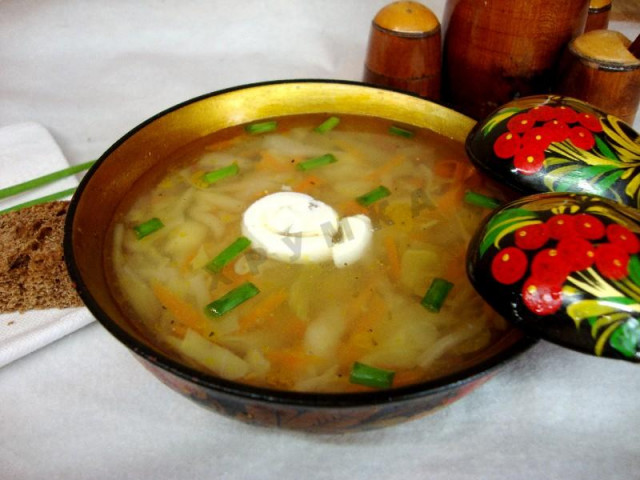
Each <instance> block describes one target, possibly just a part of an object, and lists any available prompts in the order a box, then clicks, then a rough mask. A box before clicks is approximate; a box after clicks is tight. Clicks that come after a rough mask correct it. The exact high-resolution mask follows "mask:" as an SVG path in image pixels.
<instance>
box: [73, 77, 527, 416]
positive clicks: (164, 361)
mask: <svg viewBox="0 0 640 480" xmlns="http://www.w3.org/2000/svg"><path fill="white" fill-rule="evenodd" d="M296 83H322V84H326V83H331V84H342V85H352V86H359V87H367V88H373V89H377V90H389V91H393V92H396V93H401V94H405V95H409V96H413V97H418V96H417V95H413V94H410V93H406V92H402V91H400V90H397V89H393V88H384V87H379V86H376V85H371V84H367V83H363V82H356V81H349V80H326V79H290V80H273V81H266V82H257V83H249V84H244V85H239V86H235V87H231V88H226V89H222V90H217V91H214V92H211V93H207V94H204V95H200V96H197V97H194V98H191V99H189V100H186V101H184V102H181V103H179V104H176V105H174V106H172V107H169V108H167V109H165V110H163V111H161V112H159V113H157V114H156V115H153V116H152V117H150V118H148V119H147V120H145V121H143V122H142V123H140V124H139V125H137V126H136V127H134V128H133V129H131V130H130V131H129V132H127V133H126V134H124V135H123V136H122V137H120V139H119V140H117V141H116V142H115V143H114V144H113V145H112V146H111V147H110V148H109V149H107V150H106V151H105V153H103V154H102V155H101V156H100V158H99V159H98V160H97V161H96V163H95V164H94V165H93V166H92V167H91V168H90V169H89V170H88V171H87V173H86V174H85V175H84V177H83V179H82V180H81V181H80V184H79V185H78V188H77V190H76V192H75V194H74V195H73V197H72V199H71V201H70V205H69V209H68V212H67V217H66V220H65V225H64V258H65V263H66V265H67V269H68V271H69V275H70V276H71V278H72V280H73V282H74V283H75V285H76V288H77V291H78V294H79V295H80V298H81V299H82V301H83V302H84V304H85V305H86V307H87V308H88V310H89V311H90V312H91V313H92V314H93V316H94V317H95V318H96V319H97V320H98V322H99V323H100V324H101V325H102V326H103V327H104V328H106V330H107V331H109V332H110V333H111V334H112V335H113V336H114V337H115V338H116V339H117V340H118V341H119V342H120V343H122V344H123V345H124V346H126V347H127V348H128V349H129V350H131V351H132V352H133V353H135V354H136V355H138V356H140V357H141V358H142V359H144V360H146V361H148V362H149V363H150V364H152V365H154V366H156V367H158V368H160V369H161V370H164V371H167V372H169V373H171V374H173V375H176V376H177V377H179V378H182V379H183V380H186V381H188V382H192V383H194V384H196V385H199V386H201V387H204V388H206V389H210V390H214V391H218V392H220V393H222V394H226V395H230V396H234V397H237V398H244V399H247V400H252V401H261V402H267V403H273V404H277V405H287V406H300V407H308V408H355V407H366V406H370V405H380V404H388V403H392V402H393V403H395V402H405V401H409V400H414V399H416V398H420V397H423V396H430V395H434V394H437V393H440V392H442V391H446V390H450V389H455V388H456V387H459V386H462V385H464V384H466V383H469V382H472V381H473V380H475V379H477V378H480V377H483V376H485V375H488V374H489V373H490V372H491V371H493V370H494V369H497V368H499V367H502V366H504V365H505V364H506V363H507V361H509V360H512V359H514V358H515V357H517V356H518V355H519V354H521V353H524V352H525V351H526V350H528V349H529V348H531V347H532V346H533V345H535V344H536V343H537V341H538V339H537V338H535V337H530V336H527V335H526V334H524V333H523V336H522V338H520V339H518V340H517V341H515V342H514V343H513V344H512V345H510V346H509V347H508V348H506V349H504V350H502V351H500V352H499V353H497V354H496V355H494V356H492V357H489V358H487V359H485V360H483V361H482V362H480V363H478V364H475V365H473V366H471V367H469V368H466V369H464V370H461V371H459V372H456V373H453V374H451V375H447V376H443V377H440V378H437V379H434V380H429V381H426V382H421V383H417V384H413V385H408V386H404V387H398V388H393V389H385V390H374V391H369V392H352V393H311V392H296V391H286V390H275V389H268V388H263V387H255V386H252V385H247V384H242V383H238V382H234V381H231V380H226V379H223V378H220V377H217V376H214V375H210V374H207V373H204V372H203V371H201V370H197V369H195V368H192V367H189V366H187V365H185V364H183V363H181V362H178V361H176V360H175V359H173V358H171V357H169V356H168V355H166V354H165V353H163V352H161V351H160V350H159V349H158V350H156V349H154V348H151V347H150V346H148V345H146V344H144V343H143V342H141V341H139V340H137V339H136V338H134V337H133V336H131V335H129V334H128V333H127V332H126V331H125V330H124V329H123V328H121V327H120V326H119V325H118V324H117V323H116V322H115V321H114V320H112V319H111V318H110V317H109V316H108V315H107V314H106V313H105V312H104V311H103V310H102V308H101V307H100V305H99V304H98V302H97V301H96V300H95V298H94V297H93V295H92V294H91V292H90V291H89V289H88V288H87V286H86V285H85V283H84V281H83V279H82V276H81V274H80V270H79V268H78V266H77V265H76V262H75V257H74V252H73V246H72V244H71V237H72V232H73V220H74V217H75V213H76V209H77V206H78V203H79V202H80V201H81V198H82V193H83V192H84V190H85V188H86V187H87V184H88V182H89V180H90V179H91V177H92V176H93V175H94V174H95V172H96V171H97V170H98V169H99V168H100V165H101V164H102V163H103V162H104V161H105V160H106V159H107V158H108V157H109V156H110V155H111V153H112V152H113V151H114V150H116V149H117V148H118V147H119V146H120V145H121V144H122V143H124V142H125V141H127V140H128V139H129V138H130V137H131V136H133V135H134V134H135V133H136V132H138V131H139V130H141V129H143V128H145V127H146V126H147V125H149V124H150V123H153V122H154V121H155V120H157V119H158V118H160V117H163V116H165V115H167V114H169V113H171V112H173V111H175V110H178V109H180V108H183V107H185V106H187V105H190V104H192V103H196V102H199V101H201V100H204V99H207V98H211V97H215V96H218V95H222V94H226V93H229V92H233V91H236V90H246V89H250V88H260V87H263V86H269V85H278V84H296ZM418 98H419V97H418ZM425 101H427V100H425Z"/></svg>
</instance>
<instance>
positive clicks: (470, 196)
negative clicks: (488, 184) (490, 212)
mask: <svg viewBox="0 0 640 480" xmlns="http://www.w3.org/2000/svg"><path fill="white" fill-rule="evenodd" d="M464 201H465V202H466V203H469V204H471V205H476V206H478V207H483V208H491V209H494V208H497V207H499V206H500V202H499V201H498V200H496V199H495V198H491V197H488V196H486V195H483V194H482V193H477V192H474V191H471V190H467V191H466V192H465V193H464Z"/></svg>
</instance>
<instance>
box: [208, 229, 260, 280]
mask: <svg viewBox="0 0 640 480" xmlns="http://www.w3.org/2000/svg"><path fill="white" fill-rule="evenodd" d="M249 245H251V240H249V239H248V238H247V237H238V238H236V239H235V240H234V241H233V243H231V245H229V246H228V247H227V248H225V249H224V250H222V252H220V253H219V254H218V255H217V256H216V257H215V258H214V259H213V260H211V261H210V262H209V263H207V264H206V265H205V268H206V269H207V270H209V271H211V272H213V273H219V272H220V271H221V270H222V268H223V267H224V266H225V265H226V264H227V263H229V262H230V261H231V260H233V259H234V258H235V257H237V256H238V255H239V254H240V253H241V252H242V251H243V250H244V249H246V248H247V247H248V246H249Z"/></svg>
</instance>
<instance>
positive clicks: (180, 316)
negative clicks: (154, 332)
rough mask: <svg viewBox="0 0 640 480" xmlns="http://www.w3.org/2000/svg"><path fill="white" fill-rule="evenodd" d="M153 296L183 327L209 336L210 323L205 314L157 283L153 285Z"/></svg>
mask: <svg viewBox="0 0 640 480" xmlns="http://www.w3.org/2000/svg"><path fill="white" fill-rule="evenodd" d="M152 288H153V294H154V295H155V296H156V298H157V299H158V301H159V302H160V303H161V304H162V306H163V307H164V308H166V309H167V310H169V312H170V313H171V314H172V315H173V316H174V317H175V319H176V320H177V321H178V322H180V323H182V324H183V325H185V326H187V327H189V328H191V329H193V330H195V331H196V332H198V333H199V334H201V335H205V336H206V335H208V333H209V331H210V328H208V321H207V319H206V317H205V316H204V313H202V312H199V311H198V309H196V308H195V307H193V306H192V305H191V304H189V303H187V302H185V301H184V300H182V299H181V298H180V297H178V296H177V295H176V294H174V293H173V292H172V291H171V290H169V289H168V288H167V287H165V286H163V285H161V284H159V283H156V284H154V285H153V287H152Z"/></svg>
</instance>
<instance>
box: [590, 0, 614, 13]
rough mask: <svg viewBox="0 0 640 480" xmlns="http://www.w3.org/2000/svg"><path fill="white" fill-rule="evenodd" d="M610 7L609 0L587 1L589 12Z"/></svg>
mask: <svg viewBox="0 0 640 480" xmlns="http://www.w3.org/2000/svg"><path fill="white" fill-rule="evenodd" d="M610 9H611V0H591V1H590V2H589V12H590V13H595V12H601V11H604V10H610Z"/></svg>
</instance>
